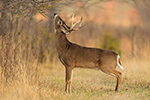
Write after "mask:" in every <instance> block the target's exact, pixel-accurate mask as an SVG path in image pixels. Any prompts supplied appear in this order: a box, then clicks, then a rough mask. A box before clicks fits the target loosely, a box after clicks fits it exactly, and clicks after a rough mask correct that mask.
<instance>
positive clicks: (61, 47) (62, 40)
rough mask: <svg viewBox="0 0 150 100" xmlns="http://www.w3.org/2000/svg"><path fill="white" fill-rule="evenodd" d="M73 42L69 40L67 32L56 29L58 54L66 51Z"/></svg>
mask: <svg viewBox="0 0 150 100" xmlns="http://www.w3.org/2000/svg"><path fill="white" fill-rule="evenodd" d="M70 45H71V42H69V40H68V39H67V37H66V34H65V33H63V32H62V31H61V32H58V31H56V34H55V46H56V49H57V51H58V54H61V53H62V52H64V51H65V50H67V49H68V47H70Z"/></svg>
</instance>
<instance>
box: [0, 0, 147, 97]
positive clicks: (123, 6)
mask: <svg viewBox="0 0 150 100" xmlns="http://www.w3.org/2000/svg"><path fill="white" fill-rule="evenodd" d="M53 13H58V14H59V15H60V16H61V17H62V19H64V20H65V21H66V23H67V24H68V25H70V20H71V15H72V14H73V13H75V14H76V19H79V18H80V16H83V23H86V25H85V26H84V27H83V28H82V29H80V30H79V31H75V32H72V33H71V34H70V35H68V36H67V37H68V39H69V40H70V41H71V42H74V43H77V44H79V45H82V46H88V47H97V48H103V49H109V50H113V51H116V52H118V53H119V54H120V55H121V58H122V59H123V60H124V61H126V59H128V60H129V59H136V60H137V61H139V60H140V61H146V62H149V60H150V0H0V98H1V97H4V98H5V96H6V95H7V94H6V93H11V94H12V95H14V94H15V93H14V92H10V91H9V90H12V91H13V90H14V88H13V87H15V86H16V87H18V86H23V87H22V88H23V90H25V91H22V89H20V90H17V91H19V93H20V92H21V95H22V94H24V98H26V95H25V94H26V93H24V92H26V91H28V89H29V90H31V91H30V93H29V94H30V95H28V96H29V98H28V99H31V98H32V99H33V100H34V99H37V100H38V99H39V98H41V95H40V94H39V92H38V91H39V90H40V85H41V84H42V82H43V81H41V80H40V78H39V70H38V69H39V68H38V67H39V65H40V67H41V66H42V64H45V63H47V64H52V63H53V64H56V63H57V62H58V61H59V60H58V57H57V52H56V49H55V42H54V40H55V36H54V26H53V24H54V23H53ZM136 60H135V61H136ZM49 66H50V65H49ZM39 80H40V81H39ZM8 87H9V88H8ZM6 88H7V90H6ZM10 88H11V89H10ZM4 91H5V92H4ZM6 91H7V92H6ZM8 91H9V92H8ZM35 92H38V93H35ZM33 93H35V94H37V95H36V96H33V95H32V94H33ZM18 97H19V94H18V96H16V98H18ZM20 97H21V98H23V97H22V96H20ZM10 98H11V97H10ZM10 98H8V99H10ZM16 98H14V100H16ZM19 100H20V99H19ZM26 100H27V99H26Z"/></svg>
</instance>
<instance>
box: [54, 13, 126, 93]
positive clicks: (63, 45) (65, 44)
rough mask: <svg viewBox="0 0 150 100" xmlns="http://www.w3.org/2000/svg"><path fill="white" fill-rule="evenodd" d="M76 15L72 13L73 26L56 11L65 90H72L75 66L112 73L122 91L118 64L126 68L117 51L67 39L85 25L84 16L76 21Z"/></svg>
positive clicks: (116, 89) (55, 26)
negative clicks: (79, 43)
mask: <svg viewBox="0 0 150 100" xmlns="http://www.w3.org/2000/svg"><path fill="white" fill-rule="evenodd" d="M74 15H75V14H73V15H72V20H71V26H68V25H67V24H66V23H65V22H64V21H63V20H62V18H61V17H60V16H59V15H58V14H57V13H54V30H55V47H56V50H57V52H58V58H59V60H60V62H61V63H62V64H63V65H64V66H65V74H66V75H65V82H66V85H65V91H66V92H67V93H70V92H71V82H72V76H73V69H74V68H89V69H99V70H101V71H102V72H104V73H107V74H110V75H112V76H114V77H116V78H117V84H116V88H115V91H120V84H121V79H122V73H121V72H119V71H117V70H116V66H118V67H119V68H121V69H122V70H124V68H123V67H122V65H121V62H120V56H119V55H118V54H117V53H115V52H113V51H110V50H104V49H100V48H90V47H83V46H80V45H78V44H75V43H72V42H70V41H69V40H68V39H67V37H66V35H68V34H70V33H71V32H72V31H76V30H79V29H81V28H82V27H83V26H84V25H85V24H84V25H82V19H83V18H82V17H81V19H80V20H78V21H76V22H75V23H74V22H73V21H74V19H75V18H74ZM77 25H79V26H77Z"/></svg>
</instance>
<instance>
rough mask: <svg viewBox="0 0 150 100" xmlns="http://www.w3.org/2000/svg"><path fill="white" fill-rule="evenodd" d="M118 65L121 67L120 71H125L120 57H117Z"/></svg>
mask: <svg viewBox="0 0 150 100" xmlns="http://www.w3.org/2000/svg"><path fill="white" fill-rule="evenodd" d="M117 65H118V67H119V68H120V69H122V70H124V68H123V67H122V65H121V62H120V56H119V55H118V56H117Z"/></svg>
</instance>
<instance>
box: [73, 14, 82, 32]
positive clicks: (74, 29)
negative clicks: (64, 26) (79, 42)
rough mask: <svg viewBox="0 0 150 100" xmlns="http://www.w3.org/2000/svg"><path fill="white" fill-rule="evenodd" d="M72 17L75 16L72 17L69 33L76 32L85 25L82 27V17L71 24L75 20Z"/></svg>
mask: <svg viewBox="0 0 150 100" xmlns="http://www.w3.org/2000/svg"><path fill="white" fill-rule="evenodd" d="M74 16H75V14H73V15H72V20H71V27H70V31H76V30H79V29H80V28H82V27H83V26H84V25H85V24H84V25H82V19H83V17H81V19H80V20H78V21H77V22H75V23H73V20H74V19H75V18H74ZM78 23H79V27H77V28H74V27H75V26H76V25H77V24H78Z"/></svg>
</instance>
